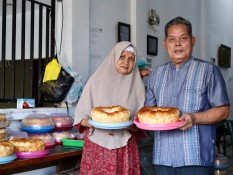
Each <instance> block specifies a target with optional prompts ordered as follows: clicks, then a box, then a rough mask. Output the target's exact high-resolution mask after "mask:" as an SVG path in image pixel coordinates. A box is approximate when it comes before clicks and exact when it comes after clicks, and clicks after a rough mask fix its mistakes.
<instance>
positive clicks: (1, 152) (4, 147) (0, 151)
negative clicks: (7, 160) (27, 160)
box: [0, 142, 14, 157]
mask: <svg viewBox="0 0 233 175" xmlns="http://www.w3.org/2000/svg"><path fill="white" fill-rule="evenodd" d="M13 153H14V145H12V144H11V143H9V142H0V157H7V156H11V155H13Z"/></svg>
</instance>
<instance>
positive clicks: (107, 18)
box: [64, 0, 233, 102]
mask: <svg viewBox="0 0 233 175" xmlns="http://www.w3.org/2000/svg"><path fill="white" fill-rule="evenodd" d="M70 2H72V10H71V8H69V10H67V12H68V13H72V20H70V19H69V18H65V19H66V20H68V22H69V23H71V24H72V32H71V33H72V42H70V43H68V42H67V47H69V48H71V49H72V56H71V57H70V58H68V57H67V58H65V59H68V60H69V61H68V62H71V64H72V67H73V70H75V71H77V72H79V73H80V75H81V76H82V78H83V81H84V83H85V82H86V81H87V79H88V78H89V76H90V75H91V74H92V73H93V72H94V71H95V70H96V68H97V67H98V66H99V64H100V63H101V61H102V60H103V59H104V57H105V56H106V55H107V54H108V52H109V51H110V50H111V48H112V47H113V46H114V45H115V44H116V43H117V22H118V21H120V22H124V23H129V24H130V25H131V38H132V39H131V41H132V42H133V43H134V44H135V45H136V47H137V50H138V55H140V56H143V57H148V58H152V66H153V68H154V67H156V66H159V65H161V64H163V63H165V62H167V61H168V60H169V58H168V56H167V54H166V52H165V51H164V49H163V47H162V40H163V39H164V26H165V24H166V23H167V22H168V21H169V20H170V19H172V18H174V17H175V16H183V17H185V18H187V19H188V20H190V22H191V23H192V27H193V35H194V36H196V39H197V42H196V45H195V47H194V51H193V56H195V57H199V58H202V59H204V60H207V61H210V58H211V57H214V58H216V59H217V48H218V46H219V44H220V43H223V44H226V45H228V46H230V47H233V43H232V41H231V38H232V35H233V33H232V32H231V31H233V30H232V28H233V26H232V22H231V17H232V16H233V10H232V8H233V5H232V3H233V2H231V1H229V0H222V1H218V0H206V1H201V0H196V1H187V0H144V1H140V0H111V1H104V0H95V1H81V0H70V1H64V6H65V7H66V8H68V7H69V5H68V4H69V3H70ZM151 8H153V9H155V10H156V11H157V13H158V14H159V16H160V21H161V23H160V25H159V26H158V27H157V32H154V31H153V30H152V29H151V27H150V26H149V24H148V23H147V13H148V10H149V9H151ZM70 11H73V12H70ZM71 33H70V32H68V33H67V35H71ZM146 35H152V36H156V37H158V56H151V55H147V54H146ZM70 60H71V61H70ZM221 71H222V73H223V76H224V78H225V80H226V84H227V88H228V93H229V97H230V99H231V102H232V100H233V94H232V92H230V89H231V88H232V81H233V79H232V77H233V73H232V72H233V69H232V68H231V69H223V68H221ZM229 79H230V81H229Z"/></svg>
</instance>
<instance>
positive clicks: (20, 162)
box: [0, 145, 82, 175]
mask: <svg viewBox="0 0 233 175" xmlns="http://www.w3.org/2000/svg"><path fill="white" fill-rule="evenodd" d="M48 150H49V154H48V155H46V156H45V157H41V158H35V159H16V160H14V161H13V162H11V163H8V164H2V165H0V174H1V175H10V174H14V173H21V172H25V171H31V170H36V169H40V168H46V167H50V166H57V172H60V171H64V170H67V169H70V168H74V167H75V166H77V165H79V164H80V160H81V156H82V149H81V148H77V147H64V146H63V145H56V146H53V147H52V148H50V149H48Z"/></svg>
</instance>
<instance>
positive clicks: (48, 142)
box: [28, 132, 55, 148]
mask: <svg viewBox="0 0 233 175" xmlns="http://www.w3.org/2000/svg"><path fill="white" fill-rule="evenodd" d="M28 138H30V139H37V138H39V139H42V140H43V141H44V143H45V147H46V148H50V147H52V146H54V145H55V140H54V138H53V135H52V133H50V132H46V133H28Z"/></svg>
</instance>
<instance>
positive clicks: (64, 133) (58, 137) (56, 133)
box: [52, 131, 71, 144]
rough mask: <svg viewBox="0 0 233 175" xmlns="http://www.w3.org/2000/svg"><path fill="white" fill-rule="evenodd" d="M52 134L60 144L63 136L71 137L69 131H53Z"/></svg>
mask: <svg viewBox="0 0 233 175" xmlns="http://www.w3.org/2000/svg"><path fill="white" fill-rule="evenodd" d="M52 134H53V138H54V140H55V143H56V144H62V139H64V138H67V139H70V138H71V135H70V131H54V132H53V133H52Z"/></svg>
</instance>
